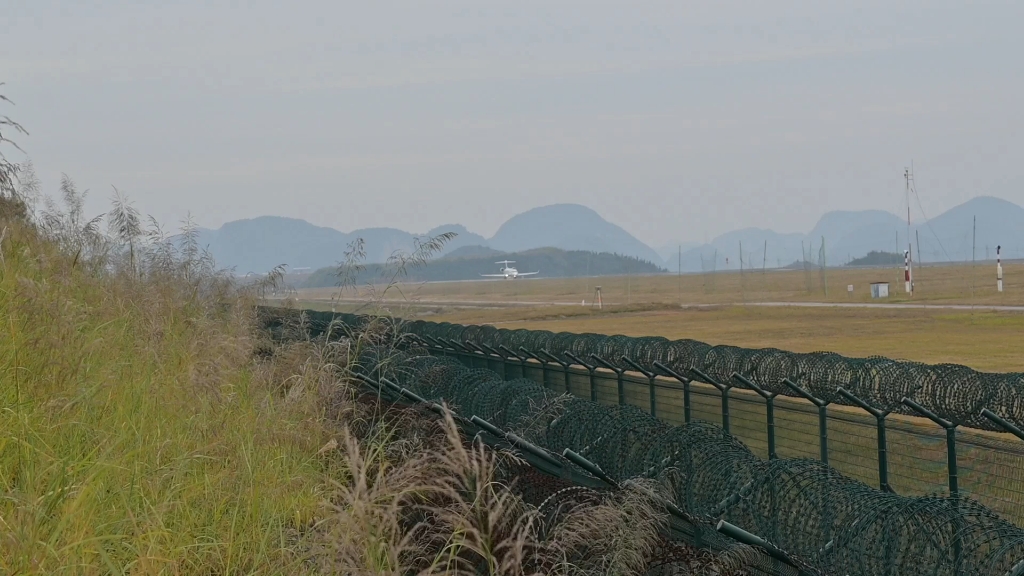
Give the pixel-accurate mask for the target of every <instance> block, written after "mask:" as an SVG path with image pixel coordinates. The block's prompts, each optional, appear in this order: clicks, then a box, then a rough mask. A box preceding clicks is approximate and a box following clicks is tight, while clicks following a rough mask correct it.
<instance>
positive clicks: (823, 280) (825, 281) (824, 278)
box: [821, 236, 828, 298]
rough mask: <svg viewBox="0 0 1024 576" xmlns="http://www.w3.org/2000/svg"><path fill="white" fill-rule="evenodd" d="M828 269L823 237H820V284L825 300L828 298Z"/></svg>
mask: <svg viewBox="0 0 1024 576" xmlns="http://www.w3.org/2000/svg"><path fill="white" fill-rule="evenodd" d="M827 267H828V265H827V263H826V262H825V237H824V236H822V237H821V283H822V284H824V285H825V298H828V275H827V272H826V270H825V269H826V268H827Z"/></svg>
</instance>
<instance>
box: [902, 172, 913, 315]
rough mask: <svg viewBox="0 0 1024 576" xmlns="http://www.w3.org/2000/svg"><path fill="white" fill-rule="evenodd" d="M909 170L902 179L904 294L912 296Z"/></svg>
mask: <svg viewBox="0 0 1024 576" xmlns="http://www.w3.org/2000/svg"><path fill="white" fill-rule="evenodd" d="M911 177H912V176H911V175H910V170H909V169H907V168H904V169H903V178H904V179H905V180H906V265H905V270H906V292H907V294H910V295H911V296H912V295H913V255H912V252H911V250H912V249H913V245H912V244H911V243H910V178H911Z"/></svg>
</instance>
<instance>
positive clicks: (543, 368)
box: [519, 346, 548, 388]
mask: <svg viewBox="0 0 1024 576" xmlns="http://www.w3.org/2000/svg"><path fill="white" fill-rule="evenodd" d="M519 351H520V352H522V353H523V355H524V356H526V357H527V358H532V359H533V360H536V361H537V362H540V385H541V386H543V387H545V388H547V387H548V363H547V362H546V361H544V360H542V359H541V358H540V357H538V356H537V355H536V354H534V353H533V352H530V351H529V350H527V349H525V348H523V347H522V346H520V347H519ZM523 377H524V378H525V377H526V375H525V374H524V375H523Z"/></svg>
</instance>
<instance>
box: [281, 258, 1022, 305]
mask: <svg viewBox="0 0 1024 576" xmlns="http://www.w3.org/2000/svg"><path fill="white" fill-rule="evenodd" d="M1003 272H1004V289H1005V291H1004V292H1003V293H1001V294H1000V293H998V292H996V270H995V264H994V263H990V262H985V263H981V264H976V265H968V264H957V265H941V266H940V265H935V266H923V267H921V266H919V267H917V268H915V270H914V285H915V293H914V296H913V298H911V297H909V296H908V295H906V294H905V292H904V287H903V268H902V267H900V268H898V269H897V268H871V269H842V270H828V272H827V273H826V276H825V280H826V284H827V286H828V295H827V296H826V295H825V291H824V289H823V287H822V283H821V275H820V273H819V272H812V273H809V274H808V273H804V272H803V271H790V270H775V271H773V270H768V271H766V272H764V273H762V272H761V271H760V270H757V271H752V272H746V273H744V274H742V275H741V274H739V273H736V272H719V273H717V274H683V275H681V276H677V275H673V274H666V275H658V276H632V277H627V276H607V277H600V278H536V279H520V280H515V281H506V280H490V281H488V280H473V281H465V282H432V283H421V284H415V283H409V286H408V287H407V289H406V290H404V292H405V293H406V294H407V295H409V296H410V298H412V299H419V300H423V301H439V302H440V301H447V302H459V301H475V302H500V303H510V302H511V303H515V302H520V303H522V302H543V303H551V302H560V303H572V304H576V303H579V302H581V301H582V300H584V299H585V300H586V301H587V302H588V303H589V302H590V300H591V299H592V298H593V296H594V287H595V286H601V292H602V295H603V299H604V302H605V303H606V304H608V305H612V306H615V305H622V304H642V303H671V304H731V303H740V302H871V301H872V300H871V298H870V287H869V285H870V283H871V282H875V281H881V282H889V283H890V286H889V291H890V298H888V299H887V300H884V301H879V300H876V301H874V302H890V303H891V302H918V303H922V304H987V305H1024V264H1022V263H1019V262H1013V263H1008V264H1004V266H1003ZM808 283H810V285H811V289H810V290H808ZM850 284H853V286H854V293H853V296H852V297H851V296H850V295H849V294H848V293H847V286H848V285H850ZM363 292H364V293H365V290H363ZM336 293H337V290H336V289H331V288H317V289H305V290H301V291H300V295H299V299H300V300H310V301H316V300H324V301H326V300H329V299H330V298H331V296H332V295H334V294H336ZM346 296H347V297H354V296H356V295H355V294H354V293H353V292H348V293H347V294H346Z"/></svg>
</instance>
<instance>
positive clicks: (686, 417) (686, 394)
mask: <svg viewBox="0 0 1024 576" xmlns="http://www.w3.org/2000/svg"><path fill="white" fill-rule="evenodd" d="M654 367H655V368H657V369H658V370H661V371H662V372H664V373H665V374H668V375H669V376H671V377H673V378H675V379H676V380H678V381H679V383H680V384H682V385H683V422H686V423H687V424H689V423H690V379H689V378H687V377H686V376H683V375H682V374H679V373H678V372H676V371H675V370H673V369H671V368H669V367H668V366H665V365H664V364H662V363H661V362H658V361H657V360H655V361H654Z"/></svg>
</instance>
